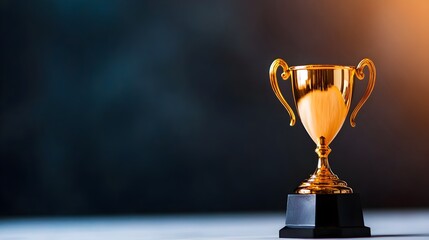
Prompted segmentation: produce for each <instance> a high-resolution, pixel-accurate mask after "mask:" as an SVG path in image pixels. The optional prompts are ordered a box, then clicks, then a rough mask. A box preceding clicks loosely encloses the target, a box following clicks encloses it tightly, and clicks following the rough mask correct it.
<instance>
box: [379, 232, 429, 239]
mask: <svg viewBox="0 0 429 240" xmlns="http://www.w3.org/2000/svg"><path fill="white" fill-rule="evenodd" d="M385 237H391V238H395V237H407V238H408V237H429V233H416V234H413V233H409V234H375V235H372V236H371V238H385Z"/></svg>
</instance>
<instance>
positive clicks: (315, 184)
mask: <svg viewBox="0 0 429 240" xmlns="http://www.w3.org/2000/svg"><path fill="white" fill-rule="evenodd" d="M315 151H316V153H317V155H318V156H319V161H318V163H317V169H316V171H314V173H313V174H312V175H311V176H310V177H309V178H308V179H307V180H305V181H304V182H302V183H301V185H299V187H298V188H297V189H296V190H295V193H299V194H343V193H353V190H352V189H351V188H350V187H348V186H347V183H346V182H345V181H343V180H341V179H339V178H338V176H337V175H335V174H334V173H333V172H332V170H331V167H330V166H329V161H328V155H329V153H330V152H331V149H330V148H329V146H328V145H327V144H326V143H325V138H324V137H320V138H319V141H318V144H317V148H316V150H315Z"/></svg>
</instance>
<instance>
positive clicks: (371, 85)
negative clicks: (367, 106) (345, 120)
mask: <svg viewBox="0 0 429 240" xmlns="http://www.w3.org/2000/svg"><path fill="white" fill-rule="evenodd" d="M365 66H367V67H368V69H369V79H368V86H367V87H366V91H365V93H364V95H363V97H362V99H361V100H360V101H359V103H358V104H357V105H356V107H355V109H354V110H353V112H352V114H351V115H350V125H352V127H355V126H356V122H355V118H356V115H357V114H358V112H359V110H360V109H361V107H362V106H363V104H364V103H365V102H366V100H367V99H368V97H369V95H371V92H372V90H373V89H374V85H375V76H376V71H375V65H374V63H373V62H372V61H371V60H369V59H368V58H364V59H363V60H362V61H360V63H359V64H358V65H357V67H356V77H357V78H358V79H359V80H362V79H363V78H364V77H365V74H364V72H363V69H364V68H365Z"/></svg>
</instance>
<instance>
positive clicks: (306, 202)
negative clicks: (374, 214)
mask: <svg viewBox="0 0 429 240" xmlns="http://www.w3.org/2000/svg"><path fill="white" fill-rule="evenodd" d="M370 236H371V230H370V228H369V227H365V225H364V221H363V214H362V208H361V205H360V199H359V195H358V194H356V193H352V194H289V195H288V201H287V209H286V226H285V227H284V228H282V229H281V230H280V232H279V237H280V238H351V237H370Z"/></svg>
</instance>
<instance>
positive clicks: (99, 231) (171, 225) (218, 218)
mask: <svg viewBox="0 0 429 240" xmlns="http://www.w3.org/2000/svg"><path fill="white" fill-rule="evenodd" d="M364 216H365V225H366V226H369V227H371V231H372V238H375V239H398V240H399V239H429V209H422V210H401V211H398V210H391V211H387V210H385V211H375V210H372V211H365V213H364ZM283 223H284V215H283V214H280V213H254V214H253V213H248V214H204V215H203V214H201V215H150V216H115V217H109V216H107V217H52V218H50V217H47V218H3V219H1V220H0V239H2V240H3V239H7V240H12V239H13V240H18V239H19V240H27V239H32V240H39V239H44V240H45V239H56V240H62V239H67V240H69V239H70V240H71V239H73V240H78V239H82V240H86V239H88V240H89V239H91V240H97V239H100V240H101V239H103V240H110V239H121V240H122V239H124V240H126V239H130V240H134V239H135V240H137V239H138V240H146V239H147V240H149V239H150V240H157V239H172V240H175V239H177V240H179V239H181V240H185V239H201V240H204V239H211V240H216V239H251V240H257V239H278V230H279V229H280V228H282V227H283ZM361 239H365V238H361Z"/></svg>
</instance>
